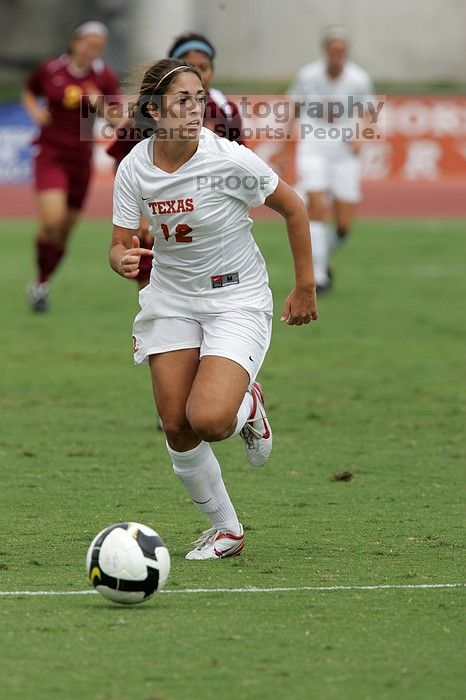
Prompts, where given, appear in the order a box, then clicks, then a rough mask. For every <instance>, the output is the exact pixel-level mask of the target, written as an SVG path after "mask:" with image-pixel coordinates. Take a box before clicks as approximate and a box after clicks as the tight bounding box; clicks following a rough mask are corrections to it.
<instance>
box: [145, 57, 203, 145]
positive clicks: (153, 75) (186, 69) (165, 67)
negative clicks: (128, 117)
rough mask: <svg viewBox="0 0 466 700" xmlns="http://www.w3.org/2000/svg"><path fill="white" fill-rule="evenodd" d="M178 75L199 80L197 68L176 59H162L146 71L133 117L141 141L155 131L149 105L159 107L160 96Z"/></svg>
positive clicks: (164, 93)
mask: <svg viewBox="0 0 466 700" xmlns="http://www.w3.org/2000/svg"><path fill="white" fill-rule="evenodd" d="M175 69H177V70H175ZM172 71H173V72H172ZM180 73H194V74H195V75H197V77H198V78H199V80H201V76H200V73H199V71H198V70H197V68H194V66H192V65H190V64H189V63H186V61H180V60H179V59H178V58H162V59H160V60H159V61H156V62H155V63H153V64H152V65H151V66H149V68H147V69H146V72H145V73H144V77H143V79H142V81H141V87H140V89H139V97H138V101H137V107H136V110H135V115H134V116H135V122H136V127H137V128H138V129H139V130H140V133H141V138H142V139H145V138H148V136H152V135H153V134H154V133H155V131H156V127H155V124H154V120H153V118H152V116H151V115H150V114H149V111H148V106H149V104H154V105H157V106H160V102H161V98H162V96H163V95H166V93H167V91H168V89H169V87H170V85H171V84H172V83H173V82H174V81H175V80H176V79H177V77H178V76H179V75H180ZM201 82H202V81H201Z"/></svg>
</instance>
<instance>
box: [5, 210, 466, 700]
mask: <svg viewBox="0 0 466 700" xmlns="http://www.w3.org/2000/svg"><path fill="white" fill-rule="evenodd" d="M1 233H2V234H3V237H2V247H3V255H2V260H3V261H4V263H3V266H2V274H1V277H0V285H1V300H2V316H1V318H2V334H1V335H2V341H1V358H2V363H1V373H0V408H1V415H2V421H1V438H0V459H1V471H0V519H1V538H0V590H1V591H60V592H70V593H71V592H72V591H83V590H86V589H87V587H88V583H87V581H86V577H85V567H84V558H85V554H86V550H87V547H88V545H89V543H90V541H91V539H92V537H93V536H94V534H95V533H96V532H98V531H99V530H100V529H101V528H103V527H104V526H106V525H108V524H110V523H113V522H118V521H122V520H136V521H139V522H144V523H146V524H147V525H149V526H151V527H153V528H155V529H156V530H158V531H159V532H160V533H161V534H162V536H163V537H164V538H165V540H166V541H167V544H168V546H169V549H170V552H171V556H172V572H171V575H170V578H169V581H168V584H167V591H168V592H167V593H162V594H159V595H158V596H155V597H154V598H153V599H152V600H150V601H149V602H148V603H147V604H145V605H143V606H136V607H133V608H125V607H121V606H116V605H112V604H110V603H109V602H106V601H105V600H104V599H103V598H101V597H100V596H98V595H94V594H92V595H75V596H71V595H68V596H67V595H63V596H57V597H47V596H37V597H27V596H20V595H18V596H0V629H1V635H0V647H1V656H0V658H1V663H0V696H1V697H2V698H4V699H5V700H29V699H31V700H58V699H60V700H62V699H64V698H66V700H76V699H81V698H92V699H93V700H185V699H186V700H198V699H199V700H201V699H202V700H204V699H205V700H210V699H212V700H213V699H214V698H216V699H217V700H243V699H246V700H249V699H251V700H252V699H256V698H257V699H261V700H262V699H269V698H280V699H281V698H284V699H286V700H301V699H303V700H304V698H306V699H307V698H312V699H313V700H333V699H335V700H385V699H387V700H392V699H393V700H399V699H401V700H431V699H435V700H447V699H448V700H450V699H456V698H458V700H459V699H460V698H463V697H464V695H465V693H466V679H465V672H464V656H463V648H464V647H463V642H464V637H463V627H462V625H464V589H462V588H460V587H455V588H416V587H414V588H396V586H407V585H413V586H419V585H426V584H428V585H431V584H459V583H461V582H463V581H464V580H465V577H464V568H463V561H464V560H462V556H463V548H464V540H463V538H462V535H463V529H462V526H463V524H464V521H463V512H464V511H463V507H462V506H463V501H462V494H461V488H462V482H463V479H462V477H463V475H464V462H462V461H461V459H462V454H461V450H462V435H461V430H462V427H463V417H462V414H461V399H462V396H461V369H462V353H463V350H464V345H462V337H461V329H462V324H463V313H464V310H463V307H464V295H465V288H464V266H463V263H462V261H464V255H465V252H466V251H465V248H466V245H465V243H466V237H465V235H464V234H465V232H464V222H459V221H458V222H455V221H422V222H421V221H402V220H399V221H398V220H393V221H361V222H359V223H358V225H357V227H356V230H355V232H354V236H353V238H352V240H351V242H350V243H349V245H348V246H347V247H346V248H345V249H344V250H342V251H341V252H340V253H339V254H338V257H337V259H336V262H335V275H336V276H335V279H336V284H335V289H334V292H333V293H332V294H331V295H329V296H328V297H325V298H323V299H322V300H321V301H320V304H319V311H320V319H319V321H318V323H317V324H314V325H313V326H312V327H310V326H308V327H305V328H290V327H286V326H283V325H282V324H279V323H278V322H277V323H276V324H275V328H274V338H273V341H272V347H271V349H270V351H269V354H268V356H267V359H266V362H265V365H264V367H263V370H262V374H261V376H262V381H263V383H264V386H265V389H266V392H267V398H268V407H269V408H268V413H269V417H270V418H271V422H272V425H273V428H274V435H275V448H274V455H273V457H272V459H271V460H270V462H269V464H268V465H267V467H266V468H265V469H263V470H254V469H253V468H252V467H249V466H248V465H247V463H246V462H245V461H244V459H243V455H242V446H241V444H240V442H239V441H238V440H237V439H235V440H231V441H227V442H225V443H223V444H220V445H218V446H216V448H215V449H216V452H217V454H218V455H219V457H220V460H221V463H222V466H223V471H224V477H225V480H226V482H227V484H228V485H229V488H230V491H231V495H232V498H233V501H234V502H235V504H236V505H237V508H238V512H239V515H240V519H241V520H242V522H243V523H244V525H245V529H246V530H247V547H246V549H245V551H244V552H243V554H242V556H241V557H238V558H233V559H230V560H225V561H222V562H187V561H185V559H184V554H185V553H186V551H187V550H188V548H189V543H190V541H191V540H193V539H194V538H195V536H197V534H198V533H199V531H200V530H203V529H204V528H205V527H207V526H208V523H207V521H205V520H204V519H203V516H202V515H201V514H199V513H198V512H197V511H196V510H195V509H194V507H193V506H192V504H191V503H190V502H189V501H188V499H187V497H186V496H185V494H184V492H183V491H182V489H181V486H180V484H179V482H178V480H177V479H176V478H175V477H174V476H173V474H172V472H171V468H170V464H169V461H168V458H167V455H166V452H165V449H164V439H163V436H162V435H161V434H160V433H157V432H156V430H155V413H154V409H153V405H152V397H151V392H150V385H149V376H148V370H147V368H134V367H133V366H132V357H131V338H130V336H131V323H132V318H133V316H134V313H135V311H136V309H137V301H136V289H135V286H134V284H133V283H130V282H127V281H124V280H122V279H120V278H118V277H117V276H116V275H114V274H113V273H112V272H111V271H110V270H109V269H108V268H107V263H106V248H107V243H108V238H109V227H108V225H106V224H105V223H104V222H92V221H87V222H85V223H83V224H82V225H81V226H80V227H79V229H78V230H77V231H76V235H75V237H74V239H73V242H72V246H71V250H70V254H69V257H68V258H67V259H66V261H65V262H64V264H63V266H62V268H61V269H60V271H59V272H58V274H57V276H56V279H55V282H54V285H53V291H52V295H51V312H50V313H49V314H48V315H45V316H33V315H31V313H30V312H29V311H28V309H27V307H26V304H25V298H24V288H25V286H26V283H27V280H28V278H29V277H30V275H31V269H32V263H31V261H30V259H31V257H32V253H31V250H32V249H31V240H32V235H33V223H32V222H18V221H15V222H4V223H3V224H2V227H1ZM256 238H257V241H258V243H259V245H260V246H261V248H262V250H263V253H264V255H265V257H266V259H267V261H268V267H269V273H270V278H271V284H272V287H273V290H274V296H275V304H276V316H277V317H278V315H279V311H280V310H281V309H280V307H281V303H282V299H283V298H284V296H285V294H286V293H287V291H288V289H289V287H290V284H291V279H292V278H291V269H290V256H289V254H288V252H287V245H286V236H285V234H284V231H283V230H282V228H281V226H280V225H279V224H277V223H275V222H259V223H258V224H257V225H256ZM345 470H349V471H351V472H352V473H353V478H352V479H351V481H334V480H332V476H333V475H335V474H338V473H341V472H343V471H345ZM369 585H374V586H383V585H385V586H394V588H390V587H389V588H385V589H384V588H376V589H373V590H363V589H357V588H349V589H343V590H341V589H338V588H334V587H338V586H350V587H351V586H369ZM248 587H257V588H259V589H271V588H295V589H300V590H294V591H274V592H270V591H269V592H267V591H257V592H214V589H245V588H248ZM305 587H311V588H312V587H325V590H321V591H319V590H305ZM200 588H206V589H210V590H211V591H212V592H206V593H201V592H198V593H189V592H186V589H200ZM183 591H185V592H183Z"/></svg>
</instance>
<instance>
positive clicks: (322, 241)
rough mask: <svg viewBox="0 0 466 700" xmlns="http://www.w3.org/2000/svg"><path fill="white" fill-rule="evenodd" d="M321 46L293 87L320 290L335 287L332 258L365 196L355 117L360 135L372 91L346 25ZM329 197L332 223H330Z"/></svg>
mask: <svg viewBox="0 0 466 700" xmlns="http://www.w3.org/2000/svg"><path fill="white" fill-rule="evenodd" d="M322 48H323V52H324V58H323V59H320V60H318V61H314V62H313V63H309V64H307V65H305V66H303V67H302V68H301V69H300V70H299V71H298V73H297V75H296V77H295V79H294V81H293V83H292V85H291V86H290V88H289V90H288V95H289V96H290V98H291V99H292V100H293V101H294V106H295V109H294V112H293V117H292V119H291V123H290V127H289V133H291V130H292V129H296V127H297V124H296V122H298V123H299V127H298V129H299V130H298V133H297V139H298V143H297V152H296V170H297V183H296V190H297V191H298V192H299V194H300V195H301V196H302V197H303V199H304V200H305V203H306V206H307V210H308V214H309V221H310V230H311V237H312V248H313V255H314V272H315V276H316V283H317V291H318V292H319V293H323V292H325V291H328V290H329V289H330V287H331V284H332V274H331V270H330V257H331V254H332V251H333V250H334V248H335V247H336V246H337V245H338V244H339V243H341V242H342V241H343V240H344V239H345V238H346V236H347V234H348V232H349V230H350V227H351V224H352V222H353V219H354V214H355V208H356V205H357V203H358V202H359V200H360V196H361V194H360V178H361V165H360V160H359V151H360V148H361V140H360V138H359V139H358V138H357V133H356V121H357V119H359V120H360V122H361V123H360V130H359V135H360V134H361V129H362V126H363V120H364V119H365V118H366V116H367V105H368V104H371V101H372V97H371V96H372V93H373V87H372V81H371V79H370V77H369V75H368V73H367V72H366V71H365V70H364V69H363V68H361V67H360V66H358V65H356V64H355V63H353V62H352V61H350V60H348V49H349V37H348V33H347V31H346V29H344V28H343V27H337V26H334V27H329V28H327V29H326V30H325V31H324V33H323V35H322ZM359 105H361V107H359ZM358 112H359V113H358ZM290 144H291V139H286V140H285V141H284V143H283V147H282V148H281V150H280V152H279V153H278V154H277V156H276V157H275V159H274V160H275V164H276V166H277V167H280V166H281V167H284V166H285V163H286V160H287V159H288V158H289V155H290V150H289V149H290ZM329 197H330V198H331V200H332V207H333V211H332V214H333V223H332V225H329V224H327V222H326V220H327V216H328V203H329Z"/></svg>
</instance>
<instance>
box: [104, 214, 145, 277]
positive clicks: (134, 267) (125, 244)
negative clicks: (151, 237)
mask: <svg viewBox="0 0 466 700" xmlns="http://www.w3.org/2000/svg"><path fill="white" fill-rule="evenodd" d="M138 231H139V229H132V228H124V227H123V226H117V225H115V224H114V226H113V234H112V242H111V243H110V249H109V251H108V259H109V262H110V267H111V268H112V269H113V270H115V272H117V273H118V274H119V275H121V276H122V277H126V278H127V279H133V278H134V277H137V276H138V274H139V262H140V260H141V256H142V255H146V256H150V257H152V255H153V253H152V250H149V249H148V248H141V245H140V242H139V238H138V237H137V233H138Z"/></svg>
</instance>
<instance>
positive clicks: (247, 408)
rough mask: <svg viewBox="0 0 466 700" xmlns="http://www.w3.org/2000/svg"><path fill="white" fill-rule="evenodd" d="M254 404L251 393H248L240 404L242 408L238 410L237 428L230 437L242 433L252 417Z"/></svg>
mask: <svg viewBox="0 0 466 700" xmlns="http://www.w3.org/2000/svg"><path fill="white" fill-rule="evenodd" d="M253 403H254V401H253V398H252V396H251V394H250V393H249V391H247V392H246V393H245V395H244V399H243V400H242V402H241V404H240V407H239V408H238V413H237V414H236V428H235V429H234V431H233V432H232V434H231V436H230V437H233V436H234V435H238V433H240V432H241V431H242V429H243V428H244V424H245V423H246V421H247V419H248V418H249V416H250V415H251V411H252V406H253Z"/></svg>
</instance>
